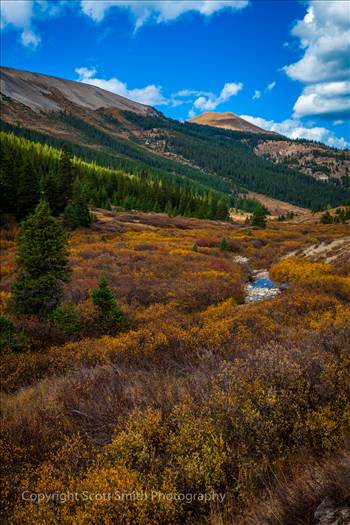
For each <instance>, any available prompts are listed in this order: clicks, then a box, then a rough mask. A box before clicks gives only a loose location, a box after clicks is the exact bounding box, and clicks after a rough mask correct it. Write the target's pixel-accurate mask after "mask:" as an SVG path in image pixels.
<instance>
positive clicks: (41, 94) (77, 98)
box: [1, 67, 158, 116]
mask: <svg viewBox="0 0 350 525" xmlns="http://www.w3.org/2000/svg"><path fill="white" fill-rule="evenodd" d="M1 94H2V95H3V96H4V97H8V98H10V99H11V100H12V101H14V102H15V103H18V104H21V105H23V106H25V107H26V108H29V109H30V110H33V111H35V112H40V111H44V112H45V111H66V110H68V109H69V108H70V107H71V105H72V104H73V105H77V106H80V107H82V108H85V109H90V110H97V109H100V108H115V109H118V110H122V111H133V112H134V113H137V114H138V115H144V116H147V115H156V114H157V113H158V112H157V111H156V110H155V109H153V108H151V107H150V106H145V105H144V104H139V103H138V102H133V101H132V100H129V99H127V98H124V97H121V96H120V95H115V94H114V93H111V92H109V91H106V90H104V89H101V88H99V87H95V86H90V85H87V84H83V83H81V82H74V81H72V80H64V79H62V78H57V77H51V76H47V75H41V74H39V73H31V72H29V71H21V70H19V69H13V68H7V67H4V68H1Z"/></svg>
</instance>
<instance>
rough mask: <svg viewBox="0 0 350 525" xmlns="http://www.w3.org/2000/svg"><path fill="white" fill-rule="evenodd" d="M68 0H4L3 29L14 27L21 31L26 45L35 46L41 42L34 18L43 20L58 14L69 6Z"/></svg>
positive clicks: (2, 5)
mask: <svg viewBox="0 0 350 525" xmlns="http://www.w3.org/2000/svg"><path fill="white" fill-rule="evenodd" d="M68 5H69V3H68V0H59V1H56V2H51V1H49V0H2V1H1V22H0V24H1V25H0V27H1V29H6V28H12V29H15V30H17V31H20V41H21V43H22V44H23V45H24V46H27V47H32V48H35V47H37V46H38V45H39V44H40V42H41V37H40V34H39V32H38V31H37V29H36V28H35V27H33V21H34V19H38V20H42V19H45V18H51V17H54V16H58V15H59V14H60V13H61V12H62V10H63V8H65V7H66V6H68Z"/></svg>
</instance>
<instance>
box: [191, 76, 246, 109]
mask: <svg viewBox="0 0 350 525" xmlns="http://www.w3.org/2000/svg"><path fill="white" fill-rule="evenodd" d="M241 89H243V84H242V82H238V83H235V82H226V83H225V85H224V87H223V88H222V90H221V92H220V94H219V95H215V94H214V93H209V94H206V95H201V96H200V97H198V98H196V99H195V101H194V102H193V107H194V108H196V109H199V110H200V111H212V110H213V109H216V108H217V107H218V106H219V105H220V104H223V103H224V102H227V101H228V100H230V98H232V97H234V96H235V95H237V93H238V92H239V91H241Z"/></svg>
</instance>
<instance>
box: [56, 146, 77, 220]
mask: <svg viewBox="0 0 350 525" xmlns="http://www.w3.org/2000/svg"><path fill="white" fill-rule="evenodd" d="M74 178H75V170H74V166H73V161H72V155H71V153H70V152H69V149H68V146H67V145H66V144H65V145H64V146H63V148H62V150H61V155H60V160H59V165H58V185H59V191H60V195H59V196H58V201H57V206H58V208H59V210H60V211H62V210H64V208H65V207H66V206H67V204H68V201H69V200H70V199H71V198H72V194H73V184H74Z"/></svg>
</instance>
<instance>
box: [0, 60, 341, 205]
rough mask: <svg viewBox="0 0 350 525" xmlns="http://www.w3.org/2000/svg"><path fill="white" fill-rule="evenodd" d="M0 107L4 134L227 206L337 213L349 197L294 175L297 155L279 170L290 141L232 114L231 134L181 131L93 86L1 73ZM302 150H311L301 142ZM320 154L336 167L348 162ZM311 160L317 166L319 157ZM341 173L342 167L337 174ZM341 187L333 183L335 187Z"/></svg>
mask: <svg viewBox="0 0 350 525" xmlns="http://www.w3.org/2000/svg"><path fill="white" fill-rule="evenodd" d="M1 102H2V112H1V120H2V129H3V130H4V131H7V132H13V133H15V134H17V135H20V136H22V137H25V138H27V139H29V140H33V141H36V142H41V143H44V144H50V145H52V146H54V147H62V145H63V144H65V143H67V144H68V145H69V146H70V148H71V151H72V152H73V153H74V154H75V155H77V156H79V157H81V158H82V159H85V160H88V161H94V162H97V163H98V164H100V165H102V166H107V167H114V168H118V169H122V170H124V171H125V170H126V171H129V172H131V173H140V172H142V171H146V172H152V173H153V174H156V176H158V177H160V178H162V177H168V178H169V177H174V178H176V180H177V182H180V183H182V181H183V183H184V184H188V183H191V184H192V183H193V182H195V183H197V184H198V183H200V184H201V185H202V186H204V187H207V188H208V189H214V190H216V191H219V192H222V193H224V194H226V195H228V196H229V198H230V199H231V198H232V197H234V196H235V195H238V194H239V193H241V192H242V190H243V192H244V191H253V192H257V193H260V194H264V195H267V196H270V197H273V198H276V199H280V200H281V201H285V202H289V203H292V204H294V205H297V206H301V207H305V208H320V207H324V206H327V205H328V204H330V205H332V206H337V205H338V204H341V203H342V202H343V201H344V200H345V199H350V189H349V190H348V189H347V188H346V187H345V188H343V187H338V186H337V185H335V184H333V183H332V184H326V183H324V182H320V181H317V180H315V178H312V177H309V176H308V175H309V174H308V173H306V172H305V173H302V171H303V170H302V163H303V162H304V160H305V158H306V157H305V155H304V156H302V157H300V162H299V164H300V166H301V167H300V169H299V164H298V163H294V164H293V163H291V162H290V163H289V164H288V163H287V161H286V160H282V161H281V162H280V158H279V157H278V156H277V158H275V157H274V155H272V153H271V152H272V151H275V149H276V148H277V151H280V150H283V148H285V147H286V144H292V145H294V146H293V147H295V145H296V144H297V143H296V142H295V141H290V140H287V139H286V138H285V137H283V136H281V135H278V134H274V133H269V132H266V131H264V130H261V129H260V128H258V127H256V126H252V125H251V124H249V123H248V122H245V121H243V120H242V119H239V117H236V116H235V115H233V114H229V115H230V117H227V114H223V115H224V116H225V115H226V117H225V118H226V121H227V119H229V120H230V122H231V127H232V129H226V128H225V127H223V126H222V124H225V118H221V119H220V118H217V119H216V120H217V122H216V124H217V125H218V126H215V127H214V126H213V125H211V126H207V125H205V126H204V125H198V122H197V123H193V122H192V123H188V122H185V123H181V122H178V121H176V120H171V119H169V118H166V117H164V115H162V114H161V113H160V112H158V111H157V110H155V109H154V108H151V107H149V106H145V105H143V104H139V103H137V102H133V101H131V100H128V99H126V98H123V97H120V96H118V95H115V94H113V93H110V92H107V91H105V90H103V89H100V88H97V87H95V86H91V85H87V84H83V83H80V82H74V81H70V80H64V79H60V78H56V77H50V76H47V75H41V74H37V73H30V72H26V71H21V70H15V69H10V68H2V69H1ZM213 118H215V117H213V116H212V117H211V119H212V120H211V122H212V123H213ZM202 123H203V121H202ZM234 127H236V129H235V130H233V128H234ZM264 144H268V145H269V146H268V151H266V150H265V149H264ZM288 147H289V146H288ZM303 147H305V148H308V151H311V149H312V148H313V149H315V145H314V144H313V143H310V142H306V141H304V142H303ZM322 148H324V149H323V151H325V152H326V153H327V155H328V154H329V155H330V156H332V158H335V160H336V162H337V163H340V162H343V160H340V158H343V157H344V156H345V157H346V155H348V153H346V152H338V151H337V150H331V149H330V148H326V147H323V146H322ZM319 159H321V161H322V162H324V160H323V159H324V157H320V158H319ZM289 160H290V159H289ZM276 161H278V162H276ZM327 169H328V170H329V174H330V177H329V178H330V180H331V181H333V179H334V178H335V177H336V176H337V173H338V172H339V170H337V169H333V165H329V168H327ZM346 169H347V167H346V160H345V161H344V173H345V171H346ZM304 171H305V170H304ZM311 171H312V170H311ZM312 173H313V174H314V171H312ZM341 173H343V171H341ZM343 180H345V178H344V177H343V178H341V179H340V178H339V177H338V181H337V182H338V183H339V184H340V183H342V182H343Z"/></svg>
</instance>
